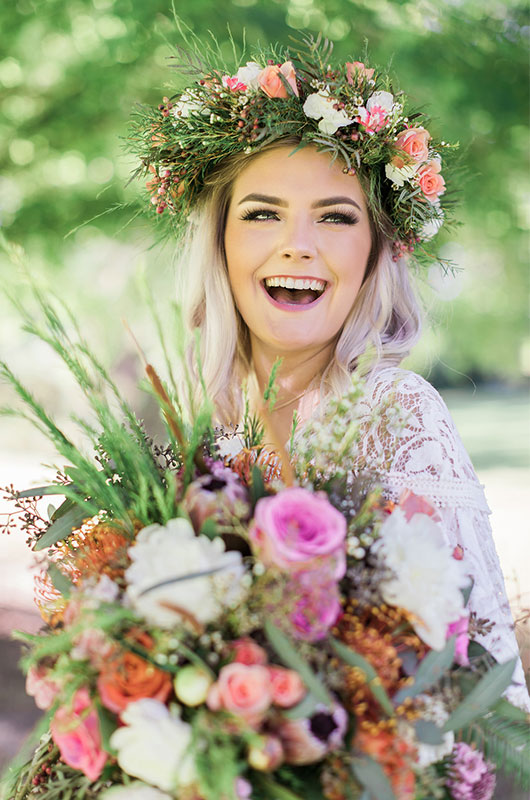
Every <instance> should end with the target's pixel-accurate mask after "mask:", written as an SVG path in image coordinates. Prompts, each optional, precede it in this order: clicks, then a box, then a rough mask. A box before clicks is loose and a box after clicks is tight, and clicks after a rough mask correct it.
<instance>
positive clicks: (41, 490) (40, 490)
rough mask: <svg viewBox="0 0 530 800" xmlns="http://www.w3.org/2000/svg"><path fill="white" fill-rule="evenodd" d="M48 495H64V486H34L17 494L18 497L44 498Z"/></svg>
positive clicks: (55, 484)
mask: <svg viewBox="0 0 530 800" xmlns="http://www.w3.org/2000/svg"><path fill="white" fill-rule="evenodd" d="M50 494H64V486H63V485H62V484H57V483H52V484H50V485H49V486H36V487H35V488H34V489H24V491H23V492H17V495H18V496H19V497H46V495H50Z"/></svg>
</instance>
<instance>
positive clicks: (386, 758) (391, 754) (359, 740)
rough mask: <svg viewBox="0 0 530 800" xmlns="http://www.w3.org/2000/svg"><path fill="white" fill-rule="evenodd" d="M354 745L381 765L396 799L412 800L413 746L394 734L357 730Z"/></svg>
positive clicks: (413, 778)
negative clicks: (411, 766)
mask: <svg viewBox="0 0 530 800" xmlns="http://www.w3.org/2000/svg"><path fill="white" fill-rule="evenodd" d="M353 744H354V747H358V748H359V750H362V752H363V753H367V754H368V755H369V756H372V757H373V758H374V759H375V760H376V761H377V762H378V763H379V764H380V765H381V767H382V768H383V770H384V772H385V774H386V776H387V778H388V779H389V781H390V783H391V784H392V788H393V790H394V792H395V795H396V797H399V798H400V800H412V798H413V797H414V790H415V777H414V772H413V771H412V770H411V768H410V765H411V763H412V761H413V758H414V754H415V751H414V748H413V747H412V746H411V745H409V744H408V743H407V742H405V741H404V740H403V739H400V738H399V737H398V736H396V735H395V734H393V733H387V732H386V731H381V732H380V733H367V732H365V731H362V730H357V732H356V734H355V738H354V740H353Z"/></svg>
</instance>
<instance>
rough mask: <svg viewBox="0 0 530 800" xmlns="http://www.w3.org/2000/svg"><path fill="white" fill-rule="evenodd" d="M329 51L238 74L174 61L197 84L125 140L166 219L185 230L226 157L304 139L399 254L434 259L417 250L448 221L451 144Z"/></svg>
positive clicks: (310, 48) (276, 52)
mask: <svg viewBox="0 0 530 800" xmlns="http://www.w3.org/2000/svg"><path fill="white" fill-rule="evenodd" d="M331 51H332V44H331V43H329V42H328V41H327V40H322V39H321V38H320V37H319V38H318V39H317V40H316V41H315V40H313V39H312V38H311V37H308V38H306V39H304V41H303V42H302V43H298V44H297V45H296V46H295V47H293V48H292V50H286V49H283V48H278V47H270V48H269V49H267V50H259V51H257V52H254V54H253V60H251V61H247V62H246V63H245V64H244V65H243V66H240V67H239V69H238V70H237V71H236V72H235V74H228V72H227V71H225V70H224V69H219V68H218V67H213V66H211V65H207V64H206V63H205V62H204V61H203V60H202V59H201V58H199V57H197V58H195V59H193V58H191V57H188V61H189V63H188V64H186V65H185V66H183V65H179V68H180V69H181V70H183V69H185V70H186V72H187V73H188V74H189V73H192V74H193V77H194V82H193V83H192V84H191V85H189V86H188V87H187V88H186V89H185V90H184V91H181V92H180V93H178V94H175V95H173V96H170V97H164V99H163V102H162V103H161V104H160V105H159V106H158V108H156V109H147V110H146V109H142V110H140V111H139V112H138V114H137V116H136V120H135V122H134V124H133V131H132V134H131V137H130V141H131V143H132V147H133V149H134V152H135V153H136V154H137V155H138V156H139V157H140V160H141V164H140V166H139V168H138V170H137V172H136V174H137V175H138V174H139V175H142V176H144V178H145V177H147V182H146V186H147V189H148V192H149V195H150V201H151V204H152V208H153V210H154V211H156V212H157V213H158V214H159V215H164V216H168V215H169V216H170V217H171V221H172V223H173V228H174V230H175V231H176V232H177V233H178V232H179V230H181V229H182V228H184V227H185V226H186V223H187V217H188V212H189V211H190V210H191V209H192V207H193V205H194V203H195V201H196V200H197V198H198V197H199V195H200V193H201V190H202V188H203V186H204V182H205V179H206V178H207V176H208V175H209V174H211V172H212V170H214V169H215V168H216V166H217V165H219V164H221V162H222V161H223V160H224V159H225V158H226V157H227V156H230V155H233V154H234V153H237V152H242V153H246V154H251V153H255V152H258V151H259V150H260V149H261V148H263V147H264V146H265V145H268V144H270V143H272V142H274V141H276V140H278V139H281V138H285V137H290V138H292V137H298V138H299V139H300V142H301V145H304V144H313V145H315V146H316V147H317V148H318V149H319V150H323V151H327V152H329V153H330V154H331V155H332V156H333V157H334V158H340V159H341V160H342V162H343V163H344V172H345V173H349V174H351V175H355V174H357V175H358V176H359V179H360V181H361V184H362V186H363V189H364V191H365V192H366V195H367V199H368V203H369V205H370V208H371V210H372V214H373V216H374V220H375V223H376V225H378V226H379V227H380V228H381V229H382V230H384V231H385V232H386V234H387V235H389V236H391V237H392V238H393V247H394V258H397V257H398V256H399V255H400V254H402V253H403V252H410V253H412V252H415V254H416V256H417V257H419V258H420V259H421V257H422V256H423V257H427V258H429V259H432V258H433V257H434V256H433V255H432V254H431V253H430V252H428V251H427V249H426V248H425V247H424V246H423V245H422V243H424V242H426V241H427V240H430V239H431V238H432V237H433V236H434V235H435V234H436V233H437V232H438V230H439V228H440V227H441V226H442V224H444V222H445V221H446V219H447V211H448V206H449V203H448V201H447V191H446V183H445V179H444V176H443V174H442V157H441V152H442V151H443V150H446V149H447V148H451V147H454V146H455V145H448V144H447V143H445V142H437V141H435V140H434V139H433V137H432V136H431V134H430V132H429V130H428V127H427V125H428V119H427V117H426V116H425V115H424V114H423V113H420V112H415V113H411V112H410V111H408V110H407V100H406V97H405V96H404V94H403V93H402V92H399V93H397V92H394V91H393V90H392V85H391V81H390V78H389V77H388V76H385V75H383V74H382V73H380V72H378V71H377V70H376V69H373V68H368V67H367V66H366V65H365V64H364V63H363V62H360V61H347V62H345V63H342V64H338V65H335V66H332V65H330V64H329V63H328V59H329V57H330V55H331Z"/></svg>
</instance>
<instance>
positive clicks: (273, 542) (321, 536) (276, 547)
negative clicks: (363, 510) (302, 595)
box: [249, 487, 346, 580]
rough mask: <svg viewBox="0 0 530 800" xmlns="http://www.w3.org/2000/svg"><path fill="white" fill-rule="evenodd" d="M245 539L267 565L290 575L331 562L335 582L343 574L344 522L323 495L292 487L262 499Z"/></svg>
mask: <svg viewBox="0 0 530 800" xmlns="http://www.w3.org/2000/svg"><path fill="white" fill-rule="evenodd" d="M249 536H250V540H251V543H252V545H253V547H254V549H255V550H256V551H257V554H258V556H259V557H260V558H261V560H262V561H263V563H264V564H266V565H267V566H277V567H279V568H280V569H282V570H286V571H288V572H292V571H296V570H300V569H309V570H312V569H314V568H315V567H318V566H319V565H321V564H323V563H329V562H331V563H332V565H333V573H334V577H335V579H336V580H339V579H340V578H342V577H343V575H344V573H345V571H346V556H345V544H344V542H345V538H346V520H345V518H344V516H343V515H342V514H341V513H340V511H337V509H336V508H334V507H333V506H332V505H331V503H330V502H329V500H328V499H327V496H326V495H325V494H324V493H323V492H322V493H318V494H314V493H313V492H310V491H308V490H307V489H302V488H300V487H295V488H291V489H284V491H282V492H279V493H278V494H276V495H274V496H273V497H262V498H261V500H259V501H258V503H257V504H256V510H255V514H254V521H253V523H252V526H251V528H250V531H249Z"/></svg>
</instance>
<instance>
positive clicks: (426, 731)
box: [414, 719, 444, 745]
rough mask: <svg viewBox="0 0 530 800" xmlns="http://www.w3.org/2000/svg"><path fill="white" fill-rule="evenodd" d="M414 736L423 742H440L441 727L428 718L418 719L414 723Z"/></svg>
mask: <svg viewBox="0 0 530 800" xmlns="http://www.w3.org/2000/svg"><path fill="white" fill-rule="evenodd" d="M414 729H415V731H416V736H417V738H418V739H419V740H420V742H425V744H433V745H434V744H442V742H443V740H444V737H443V734H442V731H441V729H440V728H439V727H438V725H435V723H434V722H431V720H429V719H419V720H418V721H417V722H416V724H415V725H414Z"/></svg>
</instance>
